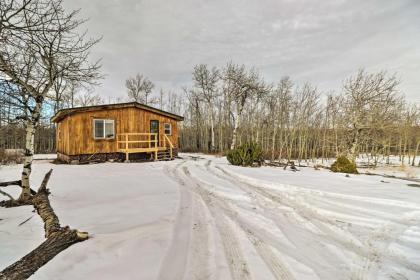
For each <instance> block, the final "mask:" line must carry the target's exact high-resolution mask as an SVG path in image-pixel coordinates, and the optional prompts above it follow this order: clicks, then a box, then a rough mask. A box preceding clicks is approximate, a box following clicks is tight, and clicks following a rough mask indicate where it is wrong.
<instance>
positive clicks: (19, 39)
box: [0, 0, 100, 200]
mask: <svg viewBox="0 0 420 280" xmlns="http://www.w3.org/2000/svg"><path fill="white" fill-rule="evenodd" d="M78 13H79V11H77V10H76V11H72V12H70V13H67V12H66V11H64V9H63V6H62V1H60V0H21V1H14V0H5V1H1V2H0V42H1V44H0V83H1V84H2V85H4V84H6V86H7V87H8V88H9V89H13V90H9V91H7V95H9V96H10V98H11V100H13V102H14V104H17V105H18V106H19V107H20V108H22V112H21V116H20V118H22V119H23V120H24V122H25V128H26V144H25V162H24V170H23V172H22V186H23V189H22V195H21V199H22V200H27V199H28V198H29V197H30V192H29V175H30V173H31V163H32V155H33V151H34V130H35V127H36V126H37V125H38V124H39V121H40V118H41V112H42V107H43V105H44V102H45V99H46V98H48V96H49V94H50V92H51V91H52V90H54V86H55V85H57V84H56V83H57V82H58V81H60V84H65V83H67V82H77V83H88V84H94V83H96V81H97V79H99V78H100V74H99V71H98V70H99V67H100V64H99V62H95V63H93V64H91V63H89V59H88V58H89V51H90V49H91V47H93V46H94V45H95V44H96V43H98V41H99V39H89V38H86V33H79V32H78V31H79V30H80V28H81V27H82V24H83V23H84V20H82V19H79V18H78ZM60 94H61V93H60Z"/></svg>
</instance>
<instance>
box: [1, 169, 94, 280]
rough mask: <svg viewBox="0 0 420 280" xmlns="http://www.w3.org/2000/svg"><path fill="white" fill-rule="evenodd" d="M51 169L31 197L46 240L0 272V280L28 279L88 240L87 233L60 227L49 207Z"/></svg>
mask: <svg viewBox="0 0 420 280" xmlns="http://www.w3.org/2000/svg"><path fill="white" fill-rule="evenodd" d="M51 172H52V169H51V170H50V171H49V172H48V173H47V174H46V175H45V177H44V180H43V181H42V184H41V186H40V187H39V189H38V192H37V193H36V194H35V195H34V196H33V197H32V200H31V201H32V203H33V205H34V207H35V210H36V211H37V213H38V215H39V216H40V217H41V219H42V221H43V222H44V230H45V237H46V238H47V239H46V240H45V241H44V242H43V243H42V244H41V245H39V246H38V247H37V248H36V249H34V250H33V251H32V252H30V253H29V254H27V255H26V256H24V257H23V258H21V259H20V260H19V261H17V262H15V263H14V264H12V265H10V266H8V267H7V268H5V269H4V270H3V271H1V272H0V280H9V279H13V280H23V279H27V278H29V277H30V276H31V275H32V274H34V273H35V272H36V271H37V270H38V269H39V268H40V267H42V266H43V265H45V264H46V263H47V262H49V261H50V260H51V259H53V258H54V257H55V256H56V255H57V254H59V253H60V252H62V251H63V250H65V249H67V248H68V247H70V246H71V245H73V244H75V243H78V242H81V241H84V240H86V239H88V238H89V236H88V233H87V232H80V231H78V230H74V229H73V230H72V229H70V228H69V227H68V226H65V227H61V226H60V221H59V219H58V217H57V215H56V214H55V213H54V210H53V208H52V207H51V204H50V201H49V199H48V195H49V194H50V192H49V190H48V189H47V184H48V180H49V178H50V176H51Z"/></svg>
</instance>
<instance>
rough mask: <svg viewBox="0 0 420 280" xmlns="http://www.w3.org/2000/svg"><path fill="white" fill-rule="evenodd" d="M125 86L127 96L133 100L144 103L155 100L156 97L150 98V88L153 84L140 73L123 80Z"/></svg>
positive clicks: (151, 102)
mask: <svg viewBox="0 0 420 280" xmlns="http://www.w3.org/2000/svg"><path fill="white" fill-rule="evenodd" d="M125 87H126V88H127V94H128V97H129V98H130V99H131V100H133V101H136V102H140V103H143V104H146V105H150V104H154V103H156V102H157V100H156V99H151V94H152V89H153V88H154V87H155V85H154V84H153V83H152V82H151V81H150V80H149V79H148V78H147V77H144V76H143V75H141V74H137V75H136V76H135V77H130V78H128V79H127V80H126V81H125Z"/></svg>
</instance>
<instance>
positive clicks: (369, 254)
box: [208, 164, 419, 279]
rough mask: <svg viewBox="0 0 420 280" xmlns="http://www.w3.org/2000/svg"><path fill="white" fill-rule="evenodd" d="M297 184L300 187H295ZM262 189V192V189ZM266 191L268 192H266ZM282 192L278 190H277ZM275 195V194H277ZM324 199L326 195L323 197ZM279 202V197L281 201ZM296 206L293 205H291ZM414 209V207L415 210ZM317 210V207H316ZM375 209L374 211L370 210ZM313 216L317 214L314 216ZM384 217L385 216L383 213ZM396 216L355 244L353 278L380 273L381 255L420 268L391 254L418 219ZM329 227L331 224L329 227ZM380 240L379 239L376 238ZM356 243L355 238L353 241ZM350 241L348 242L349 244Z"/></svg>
mask: <svg viewBox="0 0 420 280" xmlns="http://www.w3.org/2000/svg"><path fill="white" fill-rule="evenodd" d="M208 167H210V164H209V165H208ZM215 168H217V169H218V170H220V171H222V172H223V173H224V174H226V175H227V176H228V177H230V178H231V180H234V181H235V182H238V181H239V182H240V183H243V184H245V185H248V186H250V187H253V188H254V189H255V190H257V191H259V192H260V193H262V194H263V195H264V196H267V197H271V198H273V197H272V196H271V195H272V191H270V190H271V189H270V190H269V189H268V188H264V190H263V188H261V187H260V186H256V185H255V184H254V183H251V182H249V181H245V180H244V178H242V177H243V176H235V175H233V174H232V173H231V172H228V171H226V170H225V169H223V168H220V167H218V166H216V167H215ZM295 188H297V187H295ZM261 191H262V192H261ZM264 192H266V193H265V194H264ZM277 193H279V192H277ZM310 194H311V195H313V196H319V197H325V196H327V197H340V198H342V199H343V198H348V200H350V201H355V200H357V198H358V197H356V196H349V195H341V194H334V193H328V194H327V195H325V193H323V192H321V191H316V192H313V191H310ZM274 197H275V195H274ZM321 199H323V198H321ZM361 199H362V200H366V198H361ZM372 200H373V201H371V203H376V204H379V205H386V204H387V203H389V205H392V206H397V207H403V208H406V209H410V210H411V211H412V212H407V214H411V213H414V212H416V213H417V212H418V211H415V210H417V209H418V208H419V205H415V204H413V203H409V204H404V203H401V202H398V201H393V200H386V199H372ZM279 202H280V201H279ZM290 206H292V205H290ZM292 207H293V206H292ZM356 209H357V208H356ZM358 210H361V209H360V208H358ZM413 210H414V211H413ZM315 213H316V211H315ZM370 213H372V212H370ZM315 217H316V218H321V219H320V222H325V220H324V221H323V220H322V215H321V217H320V215H316V216H315ZM315 217H314V218H315ZM383 217H384V216H383ZM391 220H393V221H392V222H386V223H385V224H384V225H383V226H381V227H379V228H376V229H375V230H373V232H371V233H370V234H369V235H368V237H367V238H366V240H365V241H364V242H362V246H360V245H358V246H357V247H356V248H354V249H359V250H360V251H359V252H357V251H356V253H358V254H359V255H360V256H361V257H362V264H361V265H360V266H359V267H356V268H355V270H353V271H351V276H350V277H351V278H352V279H354V278H355V279H371V278H372V277H374V275H375V274H376V273H377V270H378V269H379V267H378V264H379V263H380V262H381V259H383V258H390V259H393V260H394V261H395V262H397V263H399V264H400V265H402V266H404V267H406V268H408V269H410V270H413V271H416V272H417V271H418V269H419V265H417V264H415V263H412V262H410V261H408V260H406V259H405V260H404V259H401V257H398V256H395V255H393V254H391V252H389V251H388V250H387V249H388V247H389V245H390V244H391V243H392V242H393V241H395V240H396V239H398V238H399V236H400V235H401V234H402V233H403V232H404V231H405V230H406V229H407V228H409V227H410V226H412V225H413V224H414V225H415V224H416V223H418V220H419V219H418V218H417V219H414V220H411V221H402V222H396V221H395V219H391ZM327 222H329V223H330V224H331V225H332V226H335V225H334V223H331V221H328V220H327ZM317 226H318V227H319V222H318V223H317ZM321 229H322V230H324V231H325V229H326V228H325V227H324V226H321ZM327 231H328V228H327ZM328 235H329V236H331V237H333V236H335V235H331V234H330V232H328ZM377 240H379V241H380V242H375V241H377ZM350 243H353V242H350ZM348 245H349V244H348Z"/></svg>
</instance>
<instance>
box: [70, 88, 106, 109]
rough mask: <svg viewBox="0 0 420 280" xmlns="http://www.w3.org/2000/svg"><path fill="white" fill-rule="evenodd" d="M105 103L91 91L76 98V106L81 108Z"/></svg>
mask: <svg viewBox="0 0 420 280" xmlns="http://www.w3.org/2000/svg"><path fill="white" fill-rule="evenodd" d="M103 103H104V101H103V100H102V97H101V96H100V95H97V94H94V93H93V92H92V91H91V90H86V91H84V92H82V93H80V94H79V95H78V96H76V99H75V104H76V105H77V106H80V107H86V106H93V105H100V104H103Z"/></svg>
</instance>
